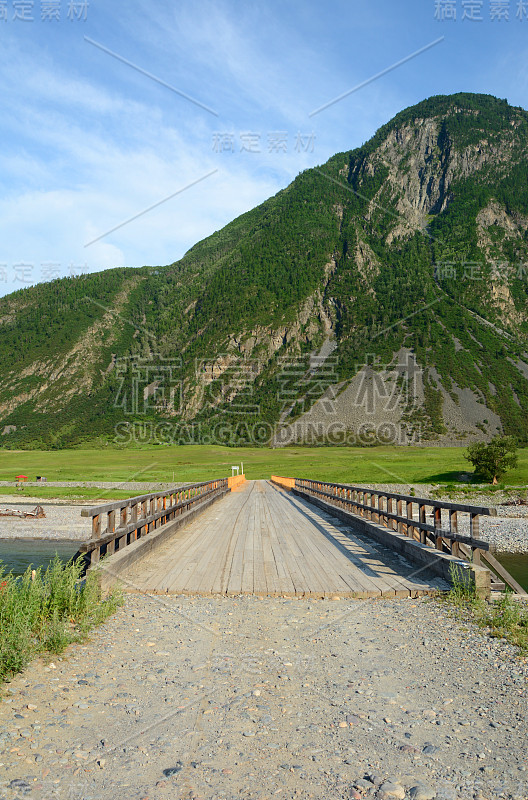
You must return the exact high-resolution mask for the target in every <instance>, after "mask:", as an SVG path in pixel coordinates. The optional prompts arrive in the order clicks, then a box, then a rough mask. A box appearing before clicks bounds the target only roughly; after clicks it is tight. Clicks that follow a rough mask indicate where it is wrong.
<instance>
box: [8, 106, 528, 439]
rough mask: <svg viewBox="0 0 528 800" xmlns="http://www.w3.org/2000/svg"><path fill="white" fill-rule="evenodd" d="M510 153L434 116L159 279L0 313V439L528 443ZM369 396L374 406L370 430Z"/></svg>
mask: <svg viewBox="0 0 528 800" xmlns="http://www.w3.org/2000/svg"><path fill="white" fill-rule="evenodd" d="M527 134H528V114H527V112H526V111H524V110H523V109H520V108H513V107H511V106H509V105H508V104H507V103H506V101H503V100H497V99H496V98H493V97H490V96H487V95H473V94H457V95H451V96H439V97H432V98H429V99H428V100H425V101H424V102H422V103H419V104H418V105H416V106H413V107H412V108H409V109H406V110H404V111H402V112H401V113H400V114H398V115H397V116H396V117H395V118H394V119H393V120H392V121H390V122H389V123H387V124H386V125H384V126H383V127H382V128H381V129H380V130H379V131H378V132H377V133H376V134H375V135H374V136H373V138H372V139H371V140H370V141H369V142H367V143H366V144H365V145H364V146H363V147H361V148H358V149H355V150H352V151H350V152H347V153H339V154H337V155H336V156H334V157H333V158H331V159H330V160H329V161H328V162H327V163H326V164H324V165H323V166H321V167H320V168H316V169H311V170H306V171H304V172H303V173H301V174H300V175H298V176H297V178H296V179H295V180H294V181H293V183H292V184H291V185H290V186H288V187H287V188H286V189H284V190H283V191H281V192H279V193H278V194H277V195H276V196H275V197H272V198H270V199H269V200H267V201H266V202H265V203H263V204H262V205H260V206H259V207H257V208H255V209H253V210H252V211H250V212H248V213H247V214H244V215H242V216H241V217H239V218H238V219H236V220H234V221H233V222H232V223H230V224H229V225H227V226H226V227H225V228H224V229H222V230H221V231H218V232H217V233H215V234H213V235H212V236H210V237H208V238H207V239H205V240H203V241H202V242H199V243H198V244H196V245H195V246H194V247H193V248H191V250H189V252H188V253H187V254H186V255H185V256H184V258H183V259H181V260H180V261H179V262H176V263H175V264H172V265H170V266H168V267H165V268H151V267H145V268H143V269H139V270H123V269H121V270H110V271H107V272H102V273H99V274H97V275H91V276H85V277H82V278H77V279H66V280H61V281H54V282H52V283H50V284H44V285H41V286H38V287H35V288H33V289H28V290H22V291H20V292H17V293H15V294H13V295H10V296H9V297H7V298H4V299H3V300H0V374H1V376H2V383H1V388H0V433H2V430H3V431H4V435H3V436H2V437H1V438H0V442H1V443H2V444H4V445H5V446H16V445H18V444H21V443H23V444H24V443H25V444H28V443H33V444H34V445H38V444H45V445H48V446H62V445H65V444H71V443H77V442H80V441H83V440H86V439H89V438H90V437H93V436H94V435H103V436H105V437H109V438H112V437H114V435H115V426H116V425H119V428H118V430H119V435H118V438H122V439H126V438H127V436H123V432H124V431H127V430H132V429H133V428H134V425H135V424H136V423H138V424H139V423H141V424H144V423H145V422H147V423H148V425H147V428H146V429H145V430H147V429H148V430H149V431H152V430H153V428H152V425H155V424H157V423H159V422H160V421H161V422H162V421H166V422H167V423H168V425H169V424H170V428H169V427H168V426H167V428H166V430H167V431H170V436H175V437H176V438H177V437H178V436H181V437H183V439H182V440H185V437H186V436H187V437H188V436H190V437H191V438H192V437H194V438H195V439H198V440H204V441H206V440H207V438H208V437H211V436H215V435H216V432H217V430H218V425H219V424H221V425H223V428H222V430H223V431H224V435H225V437H227V440H229V441H244V440H251V438H252V437H254V436H255V430H256V426H258V424H260V434H259V436H260V437H261V439H262V440H265V439H266V438H268V439H269V438H270V437H273V436H275V438H276V439H277V431H278V429H279V428H281V429H288V430H289V431H290V433H291V436H292V437H293V438H294V439H296V440H299V439H303V438H304V433H303V427H302V426H303V422H306V421H307V420H310V419H312V420H313V419H317V420H319V422H321V421H322V423H323V429H324V425H325V424H326V426H327V427H328V426H329V425H330V426H331V425H334V428H335V424H336V423H338V428H339V430H340V431H341V433H342V435H343V436H344V437H346V436H347V435H348V432H350V430H351V429H353V428H355V427H356V428H357V426H358V425H360V424H361V423H362V421H363V422H365V421H366V422H369V423H372V426H373V427H374V429H375V434H374V435H375V436H377V435H378V433H377V432H378V429H379V428H380V426H382V425H383V423H384V421H386V420H387V419H389V418H390V419H391V420H392V421H393V422H394V423H395V424H397V425H398V426H399V430H400V432H401V431H402V430H404V432H405V436H409V437H411V436H413V435H414V436H415V437H417V438H418V439H420V440H424V441H438V442H440V443H441V442H444V441H461V442H465V441H466V440H470V439H473V438H478V437H486V436H492V435H493V434H495V433H496V431H497V429H499V430H504V431H505V432H507V433H512V434H515V435H517V436H519V437H521V438H523V439H526V438H528V422H527V414H526V411H527V409H528V367H527V366H526V362H527V361H528V356H527V355H526V349H527V342H526V337H527V333H528V329H527V325H528V319H527V308H528V305H527V299H528V185H527V181H526V175H527V174H528V136H527ZM314 353H319V357H318V358H317V359H315V360H314V358H313V354H314ZM310 354H312V356H311V355H310ZM310 358H311V360H310ZM409 358H411V359H412V363H413V365H414V366H413V370H412V372H413V375H409V371H408V370H406V369H404V368H403V367H402V364H403V361H406V363H407V364H408V362H409ZM365 365H368V366H365ZM376 375H377V377H376ZM365 376H366V377H365ZM365 380H366V381H367V383H368V381H370V383H368V385H369V386H370V387H371V389H369V391H371V390H372V386H374V385H377V383H376V382H378V383H379V382H380V381H381V384H380V385H384V386H385V387H386V390H383V389H380V390H379V391H378V392H377V395H378V396H377V400H376V403H375V405H376V406H377V407H376V409H374V411H372V409H370V408H368V407H367V406H368V404H367V406H365V404H364V397H365V389H364V386H365ZM411 383H412V386H411ZM331 387H334V388H333V389H331ZM354 387H357V392H356V395H354V392H353V388H354ZM354 391H355V390H354ZM358 392H359V394H358ZM325 393H326V394H325ZM329 393H330V394H332V397H333V398H334V400H333V401H332V402H327V401H328V395H329ZM391 393H392V394H391ZM390 394H391V397H392V400H391V401H390V402H385V401H386V398H387V397H388V396H389V395H390ZM323 395H324V397H322V396H323ZM325 398H326V400H325ZM384 398H385V400H384ZM334 401H335V402H334ZM325 402H326V406H325V405H324V403H325ZM389 406H390V408H389ZM325 409H326V410H325ZM120 423H121V424H120ZM123 423H124V424H123ZM262 423H265V424H264V425H263V424H262ZM191 424H192V425H194V427H193V429H192V431H191V433H189V430H190V429H189V425H191ZM339 426H340V427H339ZM159 430H160V429H159V428H158V433H155V434H153V435H154V436H157V437H159V436H160V435H161V434H160V433H159ZM225 431H227V433H225ZM352 432H353V431H352ZM145 435H147V436H149V435H151V434H149V433H146V434H145ZM324 435H325V434H324V432H323V434H322V436H323V438H324ZM405 436H404V439H405ZM378 438H379V437H378ZM277 440H278V439H277ZM349 440H350V439H349Z"/></svg>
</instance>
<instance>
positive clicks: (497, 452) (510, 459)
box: [464, 436, 517, 484]
mask: <svg viewBox="0 0 528 800" xmlns="http://www.w3.org/2000/svg"><path fill="white" fill-rule="evenodd" d="M516 450H517V440H516V439H515V437H514V436H495V438H493V439H492V440H491V441H490V442H489V443H488V444H486V443H485V442H475V443H474V444H470V445H469V447H468V448H467V450H466V452H465V453H464V458H467V460H468V461H470V462H471V463H472V464H473V467H474V468H475V474H476V475H479V476H481V477H482V478H484V480H486V481H491V483H493V484H495V483H497V481H498V479H499V478H502V476H503V475H504V474H505V473H506V472H507V471H508V470H509V469H513V468H514V467H516V466H517V452H516Z"/></svg>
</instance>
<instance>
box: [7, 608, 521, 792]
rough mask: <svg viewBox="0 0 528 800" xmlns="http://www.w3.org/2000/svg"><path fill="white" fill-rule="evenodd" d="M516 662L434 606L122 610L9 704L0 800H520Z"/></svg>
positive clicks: (22, 681)
mask: <svg viewBox="0 0 528 800" xmlns="http://www.w3.org/2000/svg"><path fill="white" fill-rule="evenodd" d="M527 676H528V665H527V663H526V660H521V659H519V658H518V657H517V656H516V655H515V652H514V649H513V648H512V647H511V646H510V645H508V644H506V643H504V642H501V641H497V640H492V639H490V638H488V637H486V636H485V635H484V634H483V633H482V632H480V631H478V630H477V629H474V628H473V627H472V626H469V629H466V628H464V627H462V626H461V624H460V623H459V622H457V621H455V620H454V619H452V618H451V617H450V616H449V611H448V609H446V608H445V607H442V606H439V605H438V603H437V602H436V601H426V600H423V599H422V600H385V599H382V600H368V601H348V600H347V601H335V602H331V601H314V600H309V601H308V600H286V599H269V598H266V599H262V600H260V599H257V598H252V597H239V598H223V599H220V598H218V599H200V598H191V597H175V598H160V597H148V596H129V597H128V598H127V601H126V606H125V608H124V609H122V610H120V611H119V612H118V613H117V614H116V615H115V617H114V618H113V619H111V620H109V621H108V622H107V623H106V624H105V625H104V626H103V627H102V628H100V629H99V630H98V631H96V632H94V634H93V637H92V640H91V641H90V642H89V643H88V644H87V645H86V646H74V647H71V648H69V650H68V651H67V653H66V655H65V657H64V659H58V660H56V661H55V662H54V663H53V664H49V666H46V665H45V664H44V663H43V662H35V663H34V664H33V665H31V666H30V667H29V668H28V669H27V670H26V672H25V673H24V674H23V675H21V676H19V677H18V678H16V679H15V680H14V681H13V682H12V683H11V684H10V685H9V686H8V688H7V692H6V696H5V698H4V700H3V702H2V703H0V796H1V797H2V798H5V800H15V798H16V799H17V800H18V799H19V798H22V797H30V798H38V800H44V798H45V800H54V799H55V798H58V799H59V800H70V799H71V798H73V800H142V799H143V800H146V798H148V799H149V800H174V799H177V800H179V799H180V798H189V800H192V798H194V800H235V798H244V800H272V798H280V799H281V800H293V799H294V798H303V800H304V798H314V800H338V799H339V798H343V800H344V799H345V798H346V799H347V800H349V799H350V798H352V800H354V799H355V800H359V799H360V798H363V797H365V798H368V799H369V800H370V799H371V798H376V800H393V799H394V798H400V800H403V799H404V798H408V800H411V798H412V799H413V800H433V798H434V800H484V799H485V798H486V799H487V800H496V799H497V798H502V799H503V800H514V799H515V800H526V798H527V797H528V782H527V776H528V773H527V772H526V734H527V726H526V711H527V709H526V678H527Z"/></svg>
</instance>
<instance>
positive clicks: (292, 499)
mask: <svg viewBox="0 0 528 800" xmlns="http://www.w3.org/2000/svg"><path fill="white" fill-rule="evenodd" d="M404 505H405V510H404ZM428 507H429V509H430V516H431V517H432V523H428V522H427V511H426V509H427V508H428ZM431 509H432V511H431ZM442 511H444V512H447V513H448V515H449V527H447V526H446V525H445V524H443V522H442ZM82 514H83V515H84V516H89V517H91V518H92V537H91V539H90V540H89V541H87V542H86V544H84V545H83V547H82V548H81V550H82V551H83V553H84V554H85V557H86V558H87V561H88V562H89V564H90V566H95V565H98V564H99V560H100V558H101V556H106V558H105V559H104V561H103V563H102V565H100V566H101V574H102V581H103V583H104V584H111V583H113V582H115V581H116V580H117V579H119V580H120V581H121V582H122V584H123V585H124V587H125V588H126V589H128V590H130V591H140V592H148V593H163V594H165V593H171V594H196V595H238V594H254V595H266V596H304V597H335V596H338V597H360V598H361V597H364V598H366V597H380V596H389V597H409V596H411V597H412V596H418V595H422V594H430V593H436V592H438V591H445V590H447V589H448V588H449V586H450V582H451V580H452V574H453V569H454V568H455V569H457V570H458V571H459V573H460V576H461V579H462V580H467V581H473V582H474V584H475V585H476V587H477V590H478V591H479V593H480V594H482V595H489V592H490V588H491V587H492V582H494V588H504V585H505V584H504V582H500V581H504V580H506V582H507V583H509V584H510V585H512V583H511V582H510V580H509V579H511V581H513V578H511V576H510V575H509V574H508V573H506V571H505V570H504V569H503V568H501V566H500V564H499V565H498V566H499V569H502V571H503V573H505V575H504V574H503V575H502V578H497V577H496V576H495V575H493V574H492V573H491V572H490V570H489V568H486V567H484V566H482V565H481V563H480V560H481V554H485V555H486V557H491V558H493V557H492V556H490V554H489V553H487V550H488V549H489V548H488V545H487V544H486V543H485V542H483V541H481V540H480V539H479V538H478V521H479V517H480V516H481V515H482V514H495V511H494V510H493V509H487V508H479V507H474V506H465V505H457V504H453V503H442V502H440V501H432V500H428V499H424V498H414V497H406V496H404V495H396V494H390V493H385V492H376V491H374V490H367V489H365V488H364V487H363V488H361V487H353V486H344V485H340V484H328V483H321V482H316V481H308V480H304V481H303V480H299V479H297V480H296V479H288V478H273V479H272V481H262V480H261V481H245V478H244V477H243V476H241V477H237V478H234V479H227V478H225V479H220V480H216V481H209V482H204V483H201V484H195V485H192V486H184V487H177V488H174V489H172V490H170V491H166V492H158V493H154V494H150V495H143V496H141V497H136V498H131V499H130V500H126V501H118V502H115V503H110V504H107V505H105V506H99V507H97V508H93V509H85V510H83V512H82ZM105 515H106V516H107V526H106V529H105V530H102V519H103V518H104V516H105ZM461 515H466V516H467V517H468V526H467V527H468V530H467V535H466V532H459V528H458V525H459V517H460V516H461ZM497 564H498V562H497ZM513 584H514V586H513V588H514V589H515V590H516V591H520V592H522V591H523V590H522V588H521V587H520V586H518V584H515V581H513Z"/></svg>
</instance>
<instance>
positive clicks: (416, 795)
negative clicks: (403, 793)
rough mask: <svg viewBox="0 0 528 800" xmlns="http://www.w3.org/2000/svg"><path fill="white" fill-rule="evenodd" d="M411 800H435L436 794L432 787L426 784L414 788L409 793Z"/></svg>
mask: <svg viewBox="0 0 528 800" xmlns="http://www.w3.org/2000/svg"><path fill="white" fill-rule="evenodd" d="M409 795H410V797H411V800H434V798H435V797H436V792H435V790H434V789H431V787H430V786H426V785H425V784H418V785H417V786H413V787H412V788H411V790H410V792H409Z"/></svg>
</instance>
